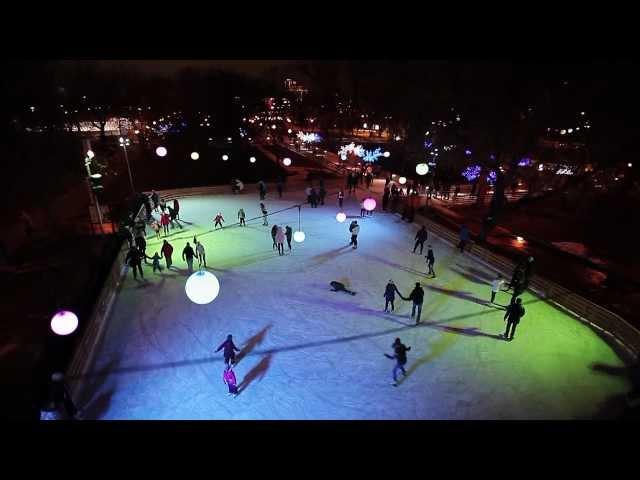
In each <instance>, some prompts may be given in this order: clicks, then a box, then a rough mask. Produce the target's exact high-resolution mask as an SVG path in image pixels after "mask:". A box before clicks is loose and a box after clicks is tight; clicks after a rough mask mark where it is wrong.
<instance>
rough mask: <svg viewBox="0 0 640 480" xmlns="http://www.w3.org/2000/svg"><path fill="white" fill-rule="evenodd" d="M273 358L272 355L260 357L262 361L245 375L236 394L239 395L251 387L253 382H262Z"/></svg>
mask: <svg viewBox="0 0 640 480" xmlns="http://www.w3.org/2000/svg"><path fill="white" fill-rule="evenodd" d="M272 358H273V354H272V353H269V354H267V355H265V356H264V357H262V360H260V361H259V362H258V364H257V365H256V366H255V367H253V368H252V369H251V370H249V372H247V374H246V375H245V376H244V378H243V379H242V381H241V382H240V384H239V385H238V394H241V393H242V392H243V391H244V390H246V388H247V387H248V386H249V385H251V383H253V382H254V381H255V380H262V379H263V378H264V376H265V375H266V373H267V370H269V366H270V365H271V359H272Z"/></svg>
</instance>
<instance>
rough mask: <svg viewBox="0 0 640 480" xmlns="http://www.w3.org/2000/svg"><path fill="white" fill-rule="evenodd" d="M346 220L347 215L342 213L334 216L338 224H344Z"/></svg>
mask: <svg viewBox="0 0 640 480" xmlns="http://www.w3.org/2000/svg"><path fill="white" fill-rule="evenodd" d="M346 219H347V215H346V214H345V213H344V212H339V213H338V214H337V215H336V220H337V221H338V222H340V223H342V222H344V221H345V220H346Z"/></svg>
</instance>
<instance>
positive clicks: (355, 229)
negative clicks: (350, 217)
mask: <svg viewBox="0 0 640 480" xmlns="http://www.w3.org/2000/svg"><path fill="white" fill-rule="evenodd" d="M349 231H350V232H351V243H349V245H353V249H354V250H355V249H356V248H358V234H359V233H360V225H358V221H357V220H354V221H353V223H352V224H351V226H350V227H349Z"/></svg>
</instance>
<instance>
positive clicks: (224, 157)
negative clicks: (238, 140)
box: [222, 153, 229, 162]
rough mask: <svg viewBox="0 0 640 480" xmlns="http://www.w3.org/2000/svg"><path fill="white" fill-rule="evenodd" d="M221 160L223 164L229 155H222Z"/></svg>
mask: <svg viewBox="0 0 640 480" xmlns="http://www.w3.org/2000/svg"><path fill="white" fill-rule="evenodd" d="M222 160H224V161H225V162H226V161H227V160H229V155H227V154H226V153H225V154H224V155H222Z"/></svg>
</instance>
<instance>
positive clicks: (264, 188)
mask: <svg viewBox="0 0 640 480" xmlns="http://www.w3.org/2000/svg"><path fill="white" fill-rule="evenodd" d="M258 191H259V192H260V200H264V197H266V196H267V186H266V185H265V183H264V181H262V180H260V181H259V182H258Z"/></svg>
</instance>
